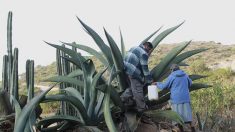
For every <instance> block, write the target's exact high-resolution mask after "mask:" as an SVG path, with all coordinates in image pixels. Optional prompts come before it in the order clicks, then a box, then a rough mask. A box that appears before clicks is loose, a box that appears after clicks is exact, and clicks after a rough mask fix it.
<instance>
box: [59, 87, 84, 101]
mask: <svg viewBox="0 0 235 132" xmlns="http://www.w3.org/2000/svg"><path fill="white" fill-rule="evenodd" d="M62 91H65V92H66V94H67V95H68V96H73V97H75V98H76V99H78V100H79V101H80V102H82V104H83V105H84V100H83V98H82V95H81V94H80V92H78V91H77V90H76V89H75V88H72V87H67V88H65V89H62Z"/></svg>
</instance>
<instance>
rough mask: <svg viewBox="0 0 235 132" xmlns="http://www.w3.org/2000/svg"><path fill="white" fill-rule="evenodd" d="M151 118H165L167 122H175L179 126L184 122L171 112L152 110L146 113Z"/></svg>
mask: <svg viewBox="0 0 235 132" xmlns="http://www.w3.org/2000/svg"><path fill="white" fill-rule="evenodd" d="M146 114H148V115H149V116H150V117H152V118H156V119H159V118H167V119H169V120H172V121H175V122H177V123H179V124H181V125H183V124H184V120H183V119H182V118H181V117H180V115H179V114H177V113H176V112H174V111H172V110H154V111H148V112H146Z"/></svg>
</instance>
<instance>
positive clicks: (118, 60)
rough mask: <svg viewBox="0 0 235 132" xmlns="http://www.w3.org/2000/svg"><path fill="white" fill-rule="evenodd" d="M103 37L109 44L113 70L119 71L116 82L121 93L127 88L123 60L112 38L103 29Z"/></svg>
mask: <svg viewBox="0 0 235 132" xmlns="http://www.w3.org/2000/svg"><path fill="white" fill-rule="evenodd" d="M104 32H105V35H106V37H107V40H108V42H109V45H110V48H111V53H112V58H113V61H114V65H115V69H116V71H120V73H119V74H118V76H117V77H118V81H119V86H120V88H121V91H123V90H125V89H126V88H127V86H126V76H125V73H124V70H123V69H124V64H123V58H122V54H121V52H120V50H119V48H118V46H117V44H116V43H115V41H114V40H113V38H112V37H111V36H110V35H109V34H108V32H107V31H106V30H105V29H104Z"/></svg>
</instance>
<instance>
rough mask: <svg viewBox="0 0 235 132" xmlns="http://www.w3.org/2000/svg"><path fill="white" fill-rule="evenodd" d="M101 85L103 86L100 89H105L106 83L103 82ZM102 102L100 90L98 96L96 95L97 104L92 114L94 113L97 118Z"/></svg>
mask: <svg viewBox="0 0 235 132" xmlns="http://www.w3.org/2000/svg"><path fill="white" fill-rule="evenodd" d="M102 86H103V87H104V88H102V89H106V87H107V85H106V84H104V85H102ZM103 102H104V93H103V92H100V94H99V97H98V100H97V105H96V107H95V113H94V114H95V118H97V119H98V116H99V113H100V110H101V108H102V104H103Z"/></svg>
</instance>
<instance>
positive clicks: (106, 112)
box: [103, 66, 117, 132]
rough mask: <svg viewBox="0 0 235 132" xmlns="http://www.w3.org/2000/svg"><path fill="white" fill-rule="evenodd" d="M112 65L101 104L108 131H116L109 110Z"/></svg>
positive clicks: (112, 73) (112, 75) (112, 76)
mask: <svg viewBox="0 0 235 132" xmlns="http://www.w3.org/2000/svg"><path fill="white" fill-rule="evenodd" d="M114 71H115V69H114V66H113V67H112V70H111V73H110V78H109V82H108V87H107V90H105V96H104V105H103V110H104V119H105V122H106V124H107V126H108V129H109V131H110V132H117V129H116V127H115V124H114V122H113V119H112V116H111V111H110V91H111V90H110V89H111V87H110V85H111V82H112V80H113V78H114Z"/></svg>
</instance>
